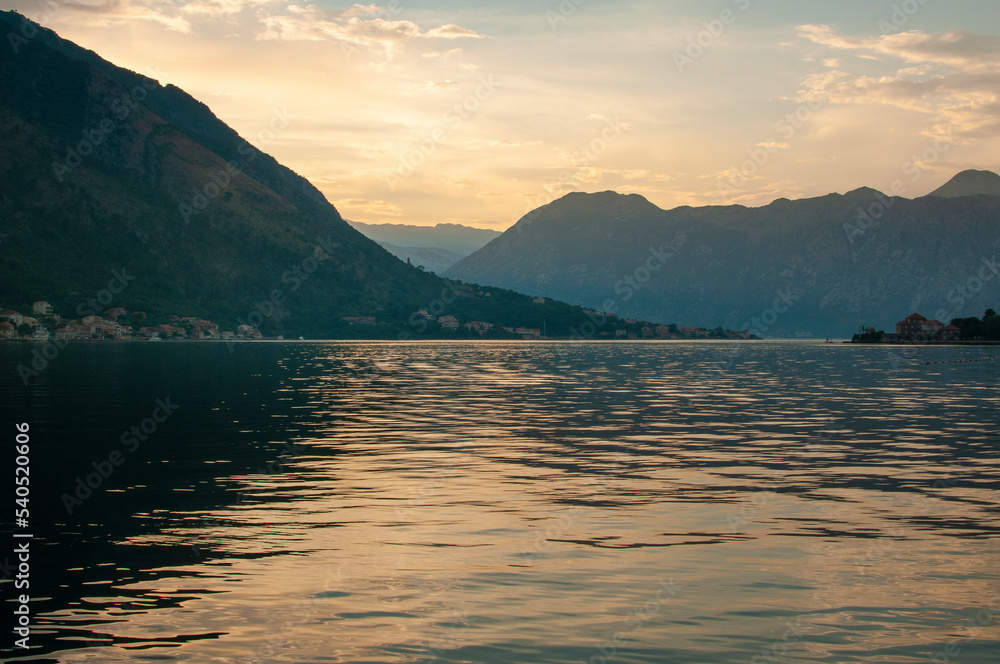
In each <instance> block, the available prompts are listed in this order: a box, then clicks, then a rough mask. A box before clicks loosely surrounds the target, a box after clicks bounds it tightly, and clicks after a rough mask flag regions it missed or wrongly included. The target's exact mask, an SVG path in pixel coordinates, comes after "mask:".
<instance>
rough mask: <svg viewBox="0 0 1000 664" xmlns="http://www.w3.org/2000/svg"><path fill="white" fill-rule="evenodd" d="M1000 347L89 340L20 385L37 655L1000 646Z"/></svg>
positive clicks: (438, 655) (948, 654)
mask: <svg viewBox="0 0 1000 664" xmlns="http://www.w3.org/2000/svg"><path fill="white" fill-rule="evenodd" d="M11 348H12V347H10V345H8V347H7V348H5V349H4V350H3V351H0V352H2V353H3V355H0V357H2V358H3V362H4V366H5V367H9V368H10V371H11V373H10V374H8V375H15V374H13V373H12V372H13V367H16V365H17V363H18V362H20V361H22V359H21V358H22V356H23V355H22V354H26V353H27V352H28V351H27V350H25V349H22V348H21V347H20V346H18V347H17V348H16V349H11ZM979 355H983V353H982V352H981V349H976V348H932V349H922V350H921V356H920V358H919V359H920V361H921V362H924V361H938V360H950V359H968V358H975V357H978V356H979ZM998 364H1000V363H997V362H982V363H966V364H944V365H926V364H916V363H915V362H914V363H904V364H902V365H900V363H899V362H893V361H890V359H888V358H887V357H886V350H885V349H884V348H882V349H879V348H875V347H853V346H841V345H823V344H811V343H756V344H744V345H734V344H725V343H631V344H610V343H607V344H600V343H595V344H541V343H540V344H521V343H512V344H506V343H454V344H448V343H426V344H405V345H402V344H388V343H352V344H313V343H309V344H240V345H237V346H236V347H235V352H233V353H230V351H229V350H228V349H227V347H226V346H225V345H223V344H157V345H152V346H144V345H141V344H127V345H112V344H100V345H86V344H81V345H80V346H71V347H70V348H69V349H67V350H66V351H64V352H63V354H62V355H60V357H59V358H57V360H56V361H54V362H53V363H52V367H51V368H50V369H49V370H48V371H46V372H43V374H42V375H40V376H39V377H38V379H36V381H35V382H33V383H32V384H31V385H30V386H28V387H27V388H25V387H24V386H23V385H21V384H20V383H19V382H18V383H17V384H16V385H15V384H13V382H12V381H9V383H10V384H7V385H5V386H4V387H3V388H2V389H3V392H4V397H5V400H6V401H7V402H8V403H14V404H16V405H19V406H20V407H21V411H20V414H18V415H17V416H16V417H17V418H19V419H22V420H24V421H28V422H30V423H32V426H33V429H34V430H35V431H36V432H38V433H36V434H35V435H36V439H35V440H36V441H37V442H36V447H35V450H36V452H35V455H34V457H33V459H32V463H33V464H34V466H37V470H35V471H34V472H35V473H36V474H37V475H38V479H37V480H33V488H34V491H35V492H36V494H34V495H38V493H39V492H44V493H43V494H41V495H38V498H39V500H40V501H42V506H41V508H42V509H44V512H42V513H40V514H39V513H33V515H34V518H35V524H34V525H33V528H34V529H35V530H36V538H37V539H36V549H37V550H39V551H42V552H43V553H42V554H41V556H40V558H39V561H38V562H37V563H36V564H35V567H34V569H35V570H36V572H34V573H36V574H38V575H40V576H41V575H44V576H45V580H41V579H40V580H39V583H41V584H42V588H43V589H44V592H41V591H40V592H37V593H35V595H36V596H43V597H44V598H45V599H42V600H41V601H39V602H37V604H36V605H37V610H38V611H39V616H38V619H37V625H38V627H39V629H40V630H43V631H44V633H36V634H35V635H34V637H33V639H34V643H35V644H36V645H38V646H40V648H39V650H38V652H41V653H42V654H44V655H46V657H47V659H39V660H37V661H59V662H84V661H94V662H119V661H146V660H155V659H167V660H168V661H178V662H199V663H201V662H207V663H215V662H241V663H243V662H296V663H305V662H310V663H312V662H418V661H419V662H432V661H439V662H579V661H585V662H595V663H596V662H611V661H614V662H622V663H630V662H650V663H653V662H656V663H661V662H691V663H696V662H697V663H706V662H711V663H715V662H719V663H724V662H754V663H756V662H774V661H789V662H792V661H794V662H837V663H840V662H930V661H935V659H936V661H941V662H943V661H955V662H967V663H970V664H975V663H979V662H995V661H996V657H997V652H998V650H1000V578H998V576H1000V572H998V570H1000V551H998V548H997V546H996V541H997V538H998V531H1000V514H998V489H1000V481H998V480H1000V467H998V466H1000V460H998V456H997V451H998V449H1000V434H998V431H1000V426H998V424H1000V396H998V392H997V385H998V377H1000V367H998ZM166 397H169V398H170V399H172V401H173V403H176V404H178V405H179V409H178V410H177V412H176V413H175V414H173V415H171V416H170V417H169V418H168V419H167V420H166V421H165V422H163V423H162V424H160V425H159V426H158V430H157V431H155V432H154V433H152V434H151V435H149V436H148V440H146V441H145V442H143V443H142V445H141V446H139V447H138V448H137V449H136V450H135V451H134V452H129V453H127V454H126V455H125V456H126V460H125V463H124V464H123V465H122V466H121V468H120V469H118V470H116V471H115V473H114V474H113V475H112V476H111V477H109V478H107V479H105V480H104V481H103V484H102V486H101V487H100V489H99V490H97V491H95V492H94V495H93V496H91V497H89V498H88V499H86V500H85V501H82V502H81V504H80V505H78V506H76V505H74V510H73V514H70V515H67V513H66V509H65V507H64V502H63V501H62V499H61V494H63V493H66V492H70V493H72V490H73V488H74V480H75V479H76V478H77V477H78V476H81V475H86V473H88V472H91V470H92V468H90V464H91V463H92V462H93V461H99V460H101V459H106V458H107V457H108V454H109V452H110V451H112V450H113V449H116V448H117V449H124V448H122V445H121V443H120V440H119V439H120V437H121V435H122V434H123V433H124V432H127V431H128V430H129V428H130V427H131V426H133V425H135V424H137V423H141V422H142V421H143V419H144V418H148V417H150V414H151V412H153V409H154V407H155V403H156V402H155V400H156V399H158V398H166ZM13 417H15V416H14V415H11V418H12V419H13ZM43 440H44V442H42V441H43ZM43 445H44V449H45V454H44V455H42V454H41V453H40V450H41V448H42V446H43ZM39 521H44V523H39ZM64 570H65V571H64ZM44 584H48V585H47V586H46V585H44ZM8 587H9V586H8ZM36 654H37V653H36ZM15 661H18V660H15Z"/></svg>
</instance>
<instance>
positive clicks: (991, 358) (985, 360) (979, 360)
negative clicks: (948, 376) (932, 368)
mask: <svg viewBox="0 0 1000 664" xmlns="http://www.w3.org/2000/svg"><path fill="white" fill-rule="evenodd" d="M992 360H1000V355H995V356H993V357H983V358H980V359H978V360H951V361H950V362H924V364H961V363H962V362H990V361H992Z"/></svg>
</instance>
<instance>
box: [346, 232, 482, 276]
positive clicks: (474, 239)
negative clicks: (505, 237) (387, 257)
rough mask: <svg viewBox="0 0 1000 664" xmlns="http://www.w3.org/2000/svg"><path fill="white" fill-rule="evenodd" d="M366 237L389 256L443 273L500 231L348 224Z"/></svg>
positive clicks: (429, 270) (430, 270)
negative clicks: (377, 244)
mask: <svg viewBox="0 0 1000 664" xmlns="http://www.w3.org/2000/svg"><path fill="white" fill-rule="evenodd" d="M347 223H349V224H350V225H351V226H353V227H354V228H356V229H357V230H359V231H361V232H362V233H363V234H364V235H365V236H366V237H369V238H371V239H372V240H375V241H376V242H378V243H379V244H381V245H382V246H383V247H385V249H386V250H387V251H389V253H391V254H392V255H394V256H396V257H397V258H399V259H401V260H404V261H406V260H409V261H410V262H411V263H412V264H413V265H419V266H423V268H424V269H426V270H427V271H428V272H435V273H437V274H441V273H443V272H444V271H445V270H447V269H448V268H449V267H451V266H452V265H454V264H455V263H457V262H458V261H460V260H461V259H463V258H465V257H466V256H468V255H469V254H471V253H472V252H474V251H476V250H477V249H480V248H482V247H483V246H484V245H485V244H486V243H488V242H489V241H490V240H493V239H495V238H498V237H500V231H493V230H487V229H485V228H473V227H471V226H463V225H462V224H437V225H436V226H411V225H408V224H366V223H363V222H360V221H350V220H348V222H347Z"/></svg>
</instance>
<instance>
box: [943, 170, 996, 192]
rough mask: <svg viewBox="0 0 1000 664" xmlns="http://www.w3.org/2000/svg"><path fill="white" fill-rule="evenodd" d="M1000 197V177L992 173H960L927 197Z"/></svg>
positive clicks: (971, 171) (973, 171) (970, 171)
mask: <svg viewBox="0 0 1000 664" xmlns="http://www.w3.org/2000/svg"><path fill="white" fill-rule="evenodd" d="M982 194H986V195H988V196H1000V175H997V174H996V173H994V172H993V171H977V170H974V169H970V170H967V171H962V172H961V173H959V174H958V175H956V176H955V177H953V178H952V179H950V180H948V182H946V183H945V184H944V185H943V186H941V187H939V188H937V189H935V190H934V191H932V192H931V193H929V194H927V195H928V196H938V197H940V198H959V197H961V196H979V195H982Z"/></svg>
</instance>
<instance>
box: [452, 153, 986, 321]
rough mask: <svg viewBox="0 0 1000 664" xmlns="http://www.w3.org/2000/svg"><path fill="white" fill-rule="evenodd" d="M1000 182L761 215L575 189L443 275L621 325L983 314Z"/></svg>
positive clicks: (981, 179)
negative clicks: (613, 316)
mask: <svg viewBox="0 0 1000 664" xmlns="http://www.w3.org/2000/svg"><path fill="white" fill-rule="evenodd" d="M998 231H1000V176H997V175H996V174H995V173H991V172H984V171H966V172H963V173H960V174H959V175H957V176H956V177H955V178H954V179H952V180H951V181H950V182H948V183H947V184H946V185H944V186H943V187H941V188H940V189H939V190H937V191H935V192H933V193H932V194H931V195H929V196H925V197H922V198H918V199H914V200H910V199H905V198H897V197H888V196H886V195H885V194H882V193H880V192H878V191H876V190H874V189H869V188H862V189H858V190H855V191H851V192H849V193H847V194H843V195H841V194H830V195H827V196H822V197H818V198H812V199H805V200H798V201H790V200H787V199H779V200H776V201H774V202H773V203H771V204H770V205H767V206H764V207H760V208H747V207H743V206H739V205H732V206H720V207H701V208H691V207H680V208H676V209H673V210H662V209H660V208H658V207H657V206H655V205H653V204H652V203H650V202H649V201H647V200H646V199H645V198H643V197H642V196H639V195H636V194H632V195H622V194H618V193H615V192H603V193H597V194H584V193H572V194H568V195H566V196H564V197H563V198H561V199H559V200H557V201H554V202H552V203H550V204H549V205H546V206H544V207H542V208H539V209H538V210H535V211H534V212H532V213H530V214H528V215H526V216H525V217H524V218H522V219H521V220H520V221H519V222H518V223H517V224H515V225H514V226H513V227H511V228H510V229H508V230H507V231H506V232H505V233H504V234H503V235H502V236H501V237H500V238H498V239H496V240H494V241H493V242H491V243H490V244H488V245H486V246H485V247H484V248H482V249H480V250H479V251H477V252H476V253H474V254H472V255H471V256H469V257H467V258H465V259H463V260H462V261H460V262H459V263H457V264H456V265H455V266H453V267H452V268H451V269H450V270H448V271H447V272H446V275H447V276H450V277H454V278H458V279H463V280H467V281H474V282H477V283H483V284H490V285H495V286H501V287H503V288H510V289H514V290H517V291H519V292H524V293H529V294H535V295H542V296H547V297H554V298H558V299H562V300H565V301H567V302H571V303H575V304H581V305H584V306H590V307H596V308H599V309H602V310H606V311H611V312H615V313H617V314H620V315H623V316H636V317H641V318H650V319H654V320H683V321H688V324H693V325H717V324H718V325H722V326H723V327H727V328H732V329H737V330H739V329H746V328H749V329H751V330H753V331H756V332H758V333H760V334H762V335H765V336H772V337H773V336H814V337H825V336H833V335H837V336H849V335H850V334H851V333H852V332H854V331H856V330H857V328H858V326H859V325H862V324H866V325H875V326H877V327H883V326H884V327H890V328H891V325H892V324H893V323H894V322H895V321H897V320H899V319H901V318H902V317H904V316H905V315H907V314H909V313H912V312H914V311H920V312H922V313H924V314H925V315H927V316H928V317H935V318H938V319H940V320H944V321H947V320H949V319H950V318H953V317H958V316H965V315H981V314H982V312H983V310H984V309H985V308H986V307H989V306H993V305H995V303H996V301H997V297H998V294H1000V288H998V285H1000V278H998V277H1000V274H998V269H1000V268H998V267H997V259H998V258H1000V232H998Z"/></svg>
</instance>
